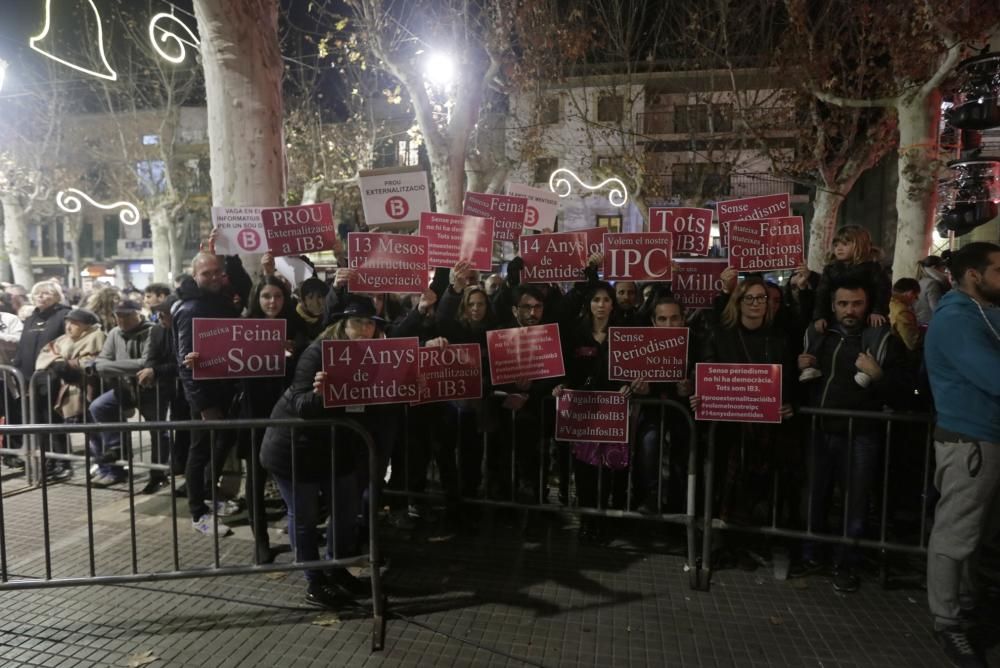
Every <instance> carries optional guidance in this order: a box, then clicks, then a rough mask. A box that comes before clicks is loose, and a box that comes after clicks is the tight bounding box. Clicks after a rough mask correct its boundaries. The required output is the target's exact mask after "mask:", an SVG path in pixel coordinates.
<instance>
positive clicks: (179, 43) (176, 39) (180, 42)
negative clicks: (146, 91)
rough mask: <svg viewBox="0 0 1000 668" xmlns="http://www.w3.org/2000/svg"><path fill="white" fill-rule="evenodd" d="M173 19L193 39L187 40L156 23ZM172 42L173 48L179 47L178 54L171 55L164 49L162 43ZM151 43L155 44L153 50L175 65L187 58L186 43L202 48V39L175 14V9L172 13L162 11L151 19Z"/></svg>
mask: <svg viewBox="0 0 1000 668" xmlns="http://www.w3.org/2000/svg"><path fill="white" fill-rule="evenodd" d="M161 19H162V20H165V21H172V22H174V23H176V24H177V25H179V26H180V27H181V28H183V29H184V32H186V33H187V35H188V37H190V38H191V41H185V40H184V39H183V38H182V37H181V36H180V35H178V34H177V33H175V32H172V31H171V30H168V29H167V28H164V27H162V26H158V25H156V24H157V22H159V21H160V20H161ZM156 31H160V36H159V39H157V36H156ZM168 42H172V43H173V44H172V46H173V48H176V49H177V54H176V55H171V54H170V53H168V52H167V51H165V50H164V49H163V47H162V46H161V43H162V44H167V43H168ZM149 43H150V44H152V45H153V50H154V51H156V53H158V54H159V55H160V57H162V58H163V59H164V60H166V61H167V62H171V63H174V64H175V65H176V64H178V63H181V62H183V61H184V59H185V58H187V48H186V46H185V45H189V46H191V47H193V48H196V49H197V48H200V47H201V41H200V40H199V39H198V37H197V35H195V34H194V32H193V31H192V30H191V28H189V27H188V26H187V24H186V23H184V22H183V21H181V20H180V19H179V18H177V17H176V16H174V14H173V11H172V10H171V13H169V14H168V13H166V12H160V13H159V14H157V15H155V16H154V17H153V18H151V19H150V20H149Z"/></svg>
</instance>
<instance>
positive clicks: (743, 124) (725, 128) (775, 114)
mask: <svg viewBox="0 0 1000 668" xmlns="http://www.w3.org/2000/svg"><path fill="white" fill-rule="evenodd" d="M711 109H712V113H711V114H709V113H708V111H707V108H706V111H705V113H704V114H698V113H696V112H692V111H690V108H684V111H678V110H677V109H665V110H663V111H645V112H642V113H639V114H636V127H637V128H638V131H639V133H640V134H643V135H685V136H690V135H704V134H723V133H732V132H743V131H745V130H747V129H751V130H757V131H767V130H792V129H794V128H795V110H794V108H792V107H750V108H747V109H743V110H742V111H736V110H735V109H732V108H731V107H728V106H723V105H720V106H718V107H712V108H711Z"/></svg>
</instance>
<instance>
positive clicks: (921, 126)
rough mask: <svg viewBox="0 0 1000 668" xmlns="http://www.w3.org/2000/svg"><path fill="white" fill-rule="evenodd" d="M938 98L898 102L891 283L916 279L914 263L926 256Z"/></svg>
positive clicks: (935, 166)
mask: <svg viewBox="0 0 1000 668" xmlns="http://www.w3.org/2000/svg"><path fill="white" fill-rule="evenodd" d="M939 106H940V101H939V97H938V95H937V94H936V93H935V94H934V95H932V96H930V98H929V99H928V98H924V97H917V98H916V99H912V98H910V99H905V100H901V101H900V102H899V104H898V106H897V110H898V113H899V163H898V164H899V167H898V170H899V185H898V187H897V188H896V213H897V221H896V248H895V252H894V253H893V258H892V278H893V280H895V279H898V278H903V277H908V278H915V277H916V275H917V262H918V261H919V260H921V259H923V257H924V255H926V253H927V248H928V240H929V239H930V230H931V227H932V225H933V222H934V221H933V218H934V200H935V196H936V185H937V171H938V167H939V165H940V163H939V161H938V139H937V131H936V120H937V116H938V114H937V111H936V108H937V107H939Z"/></svg>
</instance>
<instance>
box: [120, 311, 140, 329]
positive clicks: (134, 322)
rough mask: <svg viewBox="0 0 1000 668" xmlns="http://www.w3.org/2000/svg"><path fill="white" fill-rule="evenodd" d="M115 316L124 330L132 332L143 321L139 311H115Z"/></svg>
mask: <svg viewBox="0 0 1000 668" xmlns="http://www.w3.org/2000/svg"><path fill="white" fill-rule="evenodd" d="M115 318H116V319H117V320H118V326H119V327H121V329H122V331H123V332H131V331H132V330H133V329H135V328H136V327H138V326H139V324H140V323H142V316H141V315H139V313H138V311H125V312H121V313H115Z"/></svg>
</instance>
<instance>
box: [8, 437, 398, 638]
mask: <svg viewBox="0 0 1000 668" xmlns="http://www.w3.org/2000/svg"><path fill="white" fill-rule="evenodd" d="M272 426H284V427H290V428H291V429H292V442H293V443H295V431H296V429H299V428H309V429H315V428H317V427H319V428H329V429H330V443H329V446H330V447H331V448H336V447H337V444H336V435H335V433H336V429H338V428H345V429H348V430H350V431H353V432H355V433H356V434H358V435H360V436H361V438H362V440H363V441H364V444H365V447H366V449H367V450H368V504H369V507H368V509H369V518H370V519H369V522H368V553H367V554H361V555H357V556H353V557H349V558H343V559H333V560H322V559H321V560H318V561H308V562H300V561H297V560H294V561H293V562H292V563H287V564H261V563H259V561H258V556H257V554H256V551H255V553H254V558H253V562H252V563H246V564H239V565H222V563H221V557H220V549H219V535H218V532H217V531H213V538H212V565H211V566H207V567H206V566H194V567H183V566H182V564H181V550H180V543H179V540H178V528H177V526H178V519H177V497H176V495H175V494H174V492H176V488H177V485H176V476H175V474H174V472H173V471H172V470H171V467H170V466H167V465H157V464H147V465H146V466H145V468H148V469H151V470H162V471H165V472H166V473H167V474H168V476H169V485H170V492H171V495H170V498H171V512H170V516H171V526H172V531H171V552H172V553H171V555H170V565H169V567H167V568H162V567H160V566H158V565H154V566H153V567H152V568H150V569H143V568H140V563H139V541H138V539H137V529H136V504H135V489H134V480H133V476H132V475H129V477H128V485H127V491H128V500H129V508H128V510H129V532H130V535H129V545H130V554H129V557H130V569H129V570H130V572H129V573H125V574H99V573H98V572H97V568H96V563H95V537H94V504H93V490H92V485H91V484H90V482H89V481H88V482H87V483H86V484H85V485H84V495H85V505H86V517H87V555H88V559H87V564H86V566H87V569H86V570H87V572H86V574H85V575H70V576H62V577H54V576H53V559H52V548H53V545H52V536H51V529H50V518H51V512H50V507H49V506H50V498H49V487H50V483H48V482H47V480H46V476H45V475H44V474H43V475H41V476H39V479H40V482H39V484H40V489H41V510H42V541H43V545H42V552H43V558H44V577H40V578H39V577H25V576H16V575H14V573H13V572H12V570H11V569H10V553H11V551H12V550H13V551H15V552H16V551H17V540H18V537H17V536H14V538H13V540H12V539H11V537H9V536H8V532H9V531H10V530H11V529H12V528H13V527H14V526H15V525H16V523H12V522H10V521H9V518H7V517H6V516H5V514H4V513H5V508H4V504H3V500H4V496H5V495H4V494H3V481H2V480H0V591H2V590H13V589H41V588H51V587H70V586H86V585H108V584H121V583H138V582H160V581H167V580H179V579H189V578H203V577H218V576H230V575H247V574H260V573H270V572H290V571H301V570H306V569H323V568H330V567H347V566H353V565H367V566H369V567H370V570H371V589H372V616H373V629H372V651H378V650H381V649H382V648H383V647H384V640H385V614H386V606H387V601H386V597H385V594H384V592H383V588H382V576H381V570H380V568H381V565H382V556H381V550H380V545H379V540H378V532H377V531H376V522H375V518H376V517H377V511H378V509H379V504H380V490H381V480H380V470H381V467H380V460H379V457H378V453H377V452H376V448H375V443H374V440H373V438H372V436H371V434H369V433H368V431H367V430H365V429H364V428H363V427H361V426H360V425H359V424H358V423H357V422H355V421H353V420H347V419H343V418H329V419H322V420H309V421H305V420H295V419H283V420H275V419H239V420H237V419H227V420H211V421H209V420H189V421H183V422H176V421H159V422H114V423H101V424H94V423H89V424H28V425H3V426H0V435H2V436H4V438H9V437H10V436H11V435H18V434H19V435H24V436H51V435H53V434H60V435H66V436H67V437H69V436H70V435H71V434H74V433H82V434H84V435H87V434H90V433H95V432H101V431H109V430H114V431H121V432H136V431H141V430H163V431H166V430H173V429H183V430H190V431H192V432H196V431H206V430H207V431H209V433H210V437H209V438H210V448H211V459H210V463H209V466H211V469H210V470H217V469H216V463H217V462H216V459H215V456H216V453H215V448H214V447H213V446H214V444H215V438H216V435H217V434H218V433H219V432H224V431H237V430H250V432H251V448H252V450H251V456H252V457H253V461H258V456H259V447H258V445H257V439H256V438H254V436H255V435H256V432H257V430H260V429H266V428H267V427H272ZM171 445H172V442H171ZM293 447H299V446H297V445H296V446H293ZM36 454H37V457H38V460H39V465H40V467H41V470H42V471H44V470H45V464H46V461H47V460H50V459H56V460H63V461H83V462H84V464H85V466H86V468H87V469H89V468H90V463H91V454H90V452H89V449H86V448H85V449H84V454H83V455H73V454H66V453H54V452H47V449H46V448H44V447H39V448H38V450H37V453H36ZM125 454H126V457H127V458H126V459H125V460H121V461H118V462H116V464H119V465H123V466H128V467H129V470H130V471H132V470H134V467H135V466H136V464H137V462H135V461H134V460H133V458H132V456H131V449H126V452H125ZM171 454H173V453H171ZM295 461H296V458H295V457H293V458H292V462H293V465H292V486H293V490H294V489H295V488H296V487H297V485H298V482H299V472H298V471H297V467H296V465H295ZM330 475H331V485H332V484H333V481H335V480H336V478H337V471H336V457H331V470H330ZM216 487H217V486H216V485H211V489H212V494H211V499H210V500H211V503H212V504H213V507H214V505H215V503H216V502H217V501H218V498H217V489H216ZM248 492H249V489H248ZM359 493H360V490H359ZM253 496H254V498H252V499H250V502H251V503H252V504H254V505H253V508H254V509H255V511H256V512H263V508H262V504H263V499H262V498H257V497H256V495H253ZM206 501H209V499H206ZM329 504H330V507H329V513H330V515H331V516H333V515H334V513H335V507H334V504H335V501H334V499H333V498H331V499H329ZM292 512H293V514H294V507H293V509H292ZM185 513H186V509H185ZM213 522H214V523H216V528H217V523H218V519H217V517H215V518H214V519H213ZM185 523H186V521H185ZM292 530H294V529H293V528H290V529H289V531H292ZM331 530H332V528H331ZM331 540H333V541H334V545H333V549H334V554H336V553H337V552H336V539H335V538H332V539H331ZM293 554H294V553H293ZM77 563H78V562H76V561H74V562H73V564H77Z"/></svg>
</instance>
